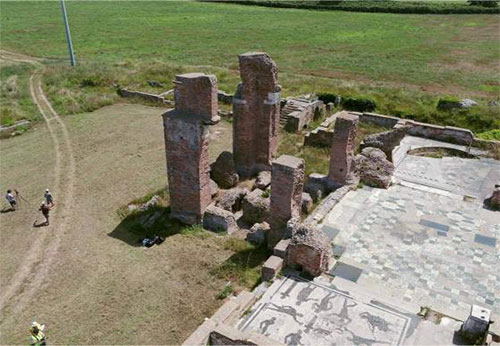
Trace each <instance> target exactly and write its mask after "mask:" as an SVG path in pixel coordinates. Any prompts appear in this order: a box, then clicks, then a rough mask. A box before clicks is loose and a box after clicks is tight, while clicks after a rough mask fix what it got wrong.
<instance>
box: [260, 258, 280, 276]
mask: <svg viewBox="0 0 500 346" xmlns="http://www.w3.org/2000/svg"><path fill="white" fill-rule="evenodd" d="M282 268H283V259H282V258H280V257H277V256H271V257H269V258H268V259H267V261H266V262H265V263H264V265H263V266H262V281H269V280H271V279H273V278H274V277H275V276H276V275H277V274H278V273H279V272H280V270H281V269H282Z"/></svg>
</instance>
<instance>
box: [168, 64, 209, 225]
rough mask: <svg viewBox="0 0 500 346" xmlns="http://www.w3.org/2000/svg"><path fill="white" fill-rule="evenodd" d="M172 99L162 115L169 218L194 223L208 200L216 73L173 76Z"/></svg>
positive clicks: (198, 218) (197, 220)
mask: <svg viewBox="0 0 500 346" xmlns="http://www.w3.org/2000/svg"><path fill="white" fill-rule="evenodd" d="M175 101H176V102H175V105H176V108H175V110H171V111H168V112H166V113H165V114H163V125H164V134H165V150H166V155H167V175H168V186H169V193H170V207H171V217H172V218H175V219H178V220H180V221H181V222H183V223H186V224H195V223H198V222H200V221H201V218H202V215H203V212H204V211H205V208H206V207H207V206H208V205H209V204H210V202H211V191H210V174H209V172H210V166H209V152H208V134H209V131H208V125H207V123H208V122H209V121H210V119H211V118H212V117H213V116H215V115H217V80H216V78H215V76H211V75H204V74H200V73H188V74H183V75H178V76H176V79H175Z"/></svg>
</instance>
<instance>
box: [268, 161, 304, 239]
mask: <svg viewBox="0 0 500 346" xmlns="http://www.w3.org/2000/svg"><path fill="white" fill-rule="evenodd" d="M304 171H305V163H304V160H302V159H299V158H297V157H293V156H289V155H282V156H280V157H279V158H278V159H277V160H275V161H273V164H272V175H271V206H270V218H269V225H270V226H271V230H270V232H269V234H268V247H269V248H273V247H274V246H275V245H276V244H277V243H278V242H279V241H280V240H281V239H282V238H283V235H284V233H285V229H286V223H287V222H288V220H290V219H292V218H296V219H300V211H301V208H302V192H303V189H304V174H305V173H304Z"/></svg>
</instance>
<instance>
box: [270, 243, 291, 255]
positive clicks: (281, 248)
mask: <svg viewBox="0 0 500 346" xmlns="http://www.w3.org/2000/svg"><path fill="white" fill-rule="evenodd" d="M288 245H290V239H281V240H280V241H279V242H278V244H276V246H275V247H274V249H273V255H274V256H277V257H280V258H283V259H285V257H286V250H287V249H288Z"/></svg>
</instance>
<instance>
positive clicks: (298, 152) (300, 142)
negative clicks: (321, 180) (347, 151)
mask: <svg viewBox="0 0 500 346" xmlns="http://www.w3.org/2000/svg"><path fill="white" fill-rule="evenodd" d="M323 120H324V119H323ZM315 123H318V121H316V122H315ZM319 123H321V121H319ZM309 129H313V126H310V127H309ZM387 130H389V128H386V127H382V126H378V125H373V124H367V123H359V125H358V132H357V135H356V149H355V152H356V153H357V152H359V145H360V143H361V141H362V140H363V138H364V137H365V136H367V135H370V134H373V133H378V132H383V131H387ZM283 154H286V155H292V156H296V157H300V158H302V159H304V161H305V163H306V175H309V174H311V173H320V174H328V169H329V164H330V148H317V147H312V146H304V133H302V132H299V133H289V132H286V131H282V132H281V138H280V145H279V147H278V156H279V155H283Z"/></svg>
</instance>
